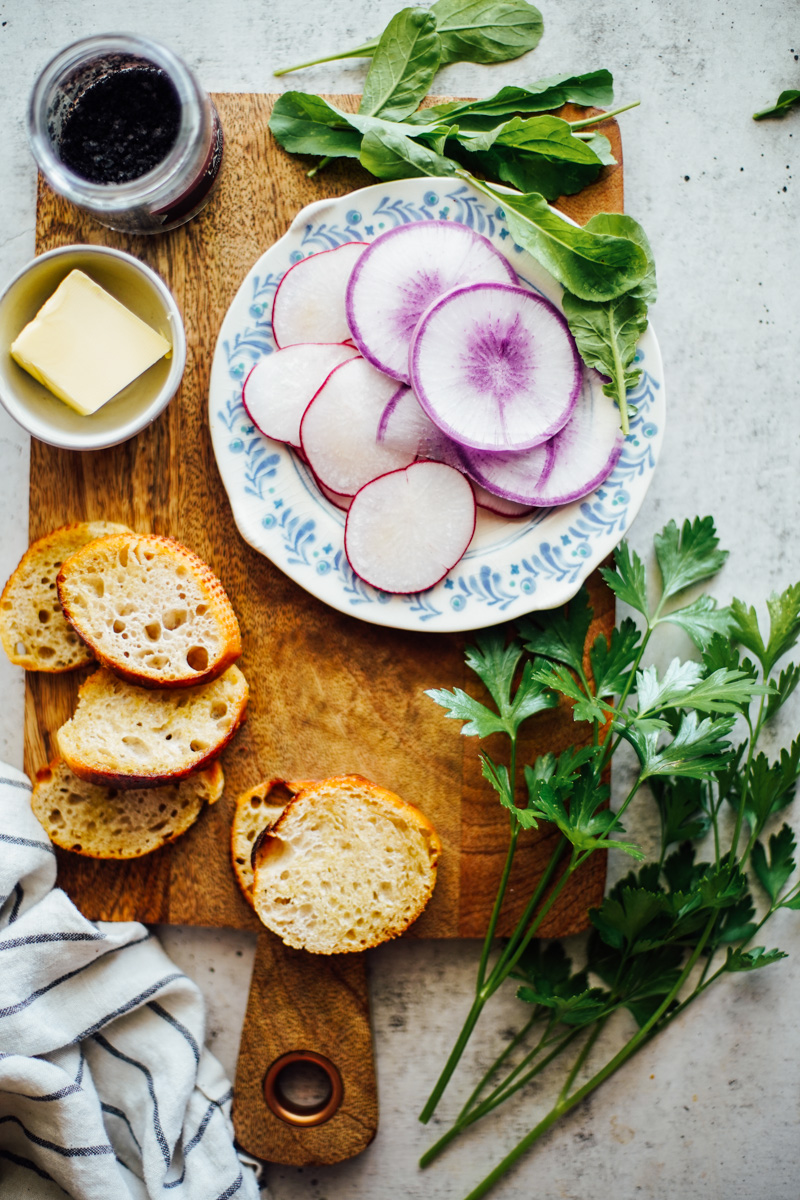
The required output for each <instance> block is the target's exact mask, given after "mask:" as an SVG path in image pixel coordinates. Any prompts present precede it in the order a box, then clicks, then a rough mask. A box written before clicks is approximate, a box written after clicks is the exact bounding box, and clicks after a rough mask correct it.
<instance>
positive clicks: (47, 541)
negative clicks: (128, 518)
mask: <svg viewBox="0 0 800 1200" xmlns="http://www.w3.org/2000/svg"><path fill="white" fill-rule="evenodd" d="M115 533H130V530H129V529H128V527H127V525H120V524H116V523H114V522H113V521H81V522H75V523H73V524H71V525H62V526H60V527H59V528H58V529H54V530H52V532H50V533H47V534H45V535H44V537H40V538H37V540H36V541H35V542H33V543H32V544H31V545H30V546H29V547H28V549H27V550H26V551H25V553H24V554H23V556H22V558H21V559H20V561H19V563H18V564H17V566H16V568H15V569H14V571H13V572H12V573H11V576H10V577H9V579H8V581H7V582H6V585H5V587H4V588H3V592H2V595H0V641H2V644H3V649H4V650H5V652H6V654H7V655H8V658H9V659H10V660H11V662H12V663H14V664H15V666H18V667H24V668H25V670H26V671H44V672H47V673H48V674H62V673H63V672H65V671H75V670H77V669H78V668H80V667H85V666H87V665H88V664H89V663H91V662H93V661H94V656H93V654H92V651H91V650H90V649H89V647H88V646H87V645H86V644H85V642H84V641H83V639H82V638H81V636H80V634H78V633H77V632H76V630H75V629H74V627H73V626H72V625H71V624H70V623H69V622H68V621H67V619H66V617H65V616H64V614H63V612H62V611H61V606H60V601H59V600H58V597H57V573H58V571H59V570H60V567H61V565H62V563H63V562H64V561H66V559H67V558H69V557H70V556H71V555H72V554H74V553H75V551H76V550H78V549H80V548H81V546H83V545H85V544H86V543H87V542H92V541H95V540H96V539H97V538H102V537H107V536H109V535H111V534H115ZM53 560H55V561H53ZM26 610H27V611H26ZM54 643H55V647H54ZM20 646H23V647H24V649H23V650H22V651H20V650H19V647H20Z"/></svg>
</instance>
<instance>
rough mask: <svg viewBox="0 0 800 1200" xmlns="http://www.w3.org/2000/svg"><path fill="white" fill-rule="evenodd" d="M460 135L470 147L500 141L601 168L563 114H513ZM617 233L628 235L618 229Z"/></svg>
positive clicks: (483, 147) (488, 147) (474, 148)
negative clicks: (481, 129)
mask: <svg viewBox="0 0 800 1200" xmlns="http://www.w3.org/2000/svg"><path fill="white" fill-rule="evenodd" d="M456 139H457V141H459V142H460V143H461V145H462V146H464V148H465V149H466V150H472V151H480V150H491V149H492V147H493V146H497V145H500V146H508V147H510V148H512V149H514V150H516V151H520V152H526V153H528V154H542V155H546V156H547V157H548V158H550V159H564V160H565V161H568V162H573V163H582V164H584V165H586V166H594V167H598V168H599V167H600V166H601V163H600V160H599V159H598V157H597V155H596V154H595V152H594V150H592V148H591V147H590V146H589V145H587V143H586V142H584V141H583V140H582V139H581V138H578V137H575V135H574V134H573V132H572V127H571V125H570V124H569V122H567V121H562V120H561V118H560V117H553V116H535V117H512V118H511V120H509V121H505V122H504V123H503V124H501V125H497V126H495V128H494V129H490V130H487V131H485V132H483V133H467V132H465V131H464V130H462V129H461V128H459V129H458V130H457V132H456ZM600 232H603V233H608V232H610V231H609V230H601V231H600ZM617 236H623V237H624V236H628V235H627V234H619V232H617Z"/></svg>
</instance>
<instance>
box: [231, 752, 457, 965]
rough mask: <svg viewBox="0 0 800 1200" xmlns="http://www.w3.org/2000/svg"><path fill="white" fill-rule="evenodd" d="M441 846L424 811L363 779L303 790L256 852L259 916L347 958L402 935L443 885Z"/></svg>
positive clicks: (293, 940)
mask: <svg viewBox="0 0 800 1200" xmlns="http://www.w3.org/2000/svg"><path fill="white" fill-rule="evenodd" d="M440 853H441V842H440V841H439V838H438V837H437V834H436V831H435V829H434V828H433V826H432V825H431V824H430V822H429V821H428V820H427V819H426V817H424V816H423V814H422V813H421V812H420V811H419V809H417V808H415V807H414V806H413V805H411V804H407V803H406V802H405V801H404V800H401V799H400V797H399V796H396V795H395V794H394V793H393V792H389V791H386V789H385V788H382V787H378V786H377V785H376V784H374V783H370V782H369V780H367V779H363V778H362V777H361V776H360V775H343V776H340V777H338V778H333V779H325V780H323V781H322V782H321V783H318V784H316V785H315V786H313V787H310V788H306V789H304V790H303V791H301V792H299V793H298V795H297V796H295V798H294V799H293V800H292V801H291V802H290V803H289V804H288V805H287V807H286V809H285V811H284V813H283V815H282V816H281V817H280V818H279V819H278V821H277V823H276V824H275V825H274V826H273V828H272V829H271V830H270V831H268V833H267V834H266V836H265V837H264V838H263V839H262V840H261V841H260V842H259V844H258V845H257V847H256V849H255V853H254V855H253V858H254V863H253V865H254V881H253V902H254V907H255V910H256V913H257V914H258V916H259V917H260V919H261V920H262V921H263V923H264V924H265V925H266V926H267V928H269V929H271V930H272V931H273V932H274V933H276V934H277V935H278V937H280V938H281V939H282V940H283V941H284V942H285V943H286V944H287V945H288V946H295V947H297V948H301V949H305V950H309V951H311V953H313V954H342V953H346V952H348V951H353V950H364V949H366V948H367V947H368V946H377V945H378V944H379V943H380V942H385V941H387V940H388V939H389V938H393V937H397V936H398V934H401V933H402V932H403V930H404V929H407V928H408V926H409V925H410V924H411V922H412V921H414V920H416V918H417V917H418V916H419V914H420V913H421V912H422V910H423V908H424V907H425V905H426V904H427V903H428V900H429V899H430V896H431V893H432V892H433V887H434V884H435V882H436V866H437V862H438V860H439V855H440Z"/></svg>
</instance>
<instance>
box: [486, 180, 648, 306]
mask: <svg viewBox="0 0 800 1200" xmlns="http://www.w3.org/2000/svg"><path fill="white" fill-rule="evenodd" d="M473 182H474V181H473ZM479 190H480V191H483V192H485V193H486V194H487V195H489V196H491V197H492V198H493V199H494V200H495V202H496V203H497V204H499V205H500V206H501V208H502V210H503V213H504V215H505V220H506V223H507V224H508V228H509V230H510V232H511V235H512V237H513V238H514V240H515V242H516V243H517V244H518V245H520V246H522V247H523V249H525V250H527V251H528V252H529V253H530V254H532V255H533V257H534V258H535V259H536V260H537V262H539V263H541V265H542V266H543V267H544V268H545V270H546V271H549V273H550V274H551V275H552V276H553V277H554V278H555V279H557V280H558V282H559V283H561V284H562V285H563V286H564V287H565V288H566V289H567V290H568V291H570V292H572V293H573V295H575V296H578V297H580V298H581V299H583V300H612V299H614V298H615V297H616V296H620V295H622V293H623V292H627V291H630V289H631V288H632V287H635V286H636V285H637V284H638V283H640V282H641V281H642V279H643V278H644V276H645V275H646V274H647V269H648V263H647V257H646V255H645V253H644V251H643V250H642V248H641V247H640V246H638V245H637V244H636V242H634V241H631V239H630V238H627V237H615V236H610V235H607V234H595V233H592V232H591V231H589V230H586V229H582V228H581V227H580V226H576V225H571V224H570V223H569V222H568V221H565V220H564V218H563V217H561V216H560V215H559V214H558V213H557V212H555V210H554V209H552V208H550V206H549V205H548V204H547V201H546V200H545V199H544V197H543V196H540V195H538V194H537V193H536V192H531V193H528V194H527V195H517V194H516V193H509V192H504V191H502V190H500V189H498V188H495V187H492V186H491V184H480V185H479Z"/></svg>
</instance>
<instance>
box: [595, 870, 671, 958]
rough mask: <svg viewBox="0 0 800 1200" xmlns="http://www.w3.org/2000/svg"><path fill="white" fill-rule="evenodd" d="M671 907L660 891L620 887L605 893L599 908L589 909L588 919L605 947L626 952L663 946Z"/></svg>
mask: <svg viewBox="0 0 800 1200" xmlns="http://www.w3.org/2000/svg"><path fill="white" fill-rule="evenodd" d="M672 919H673V906H672V902H671V900H670V898H669V897H668V896H667V895H666V894H665V893H664V892H650V891H647V890H646V889H645V888H640V887H622V888H620V889H619V891H618V893H617V894H616V895H613V896H606V898H605V900H604V901H603V903H602V904H601V905H600V907H599V908H592V909H590V910H589V920H590V921H591V922H592V924H593V925H594V927H595V929H596V930H597V932H598V933H599V935H600V937H601V938H602V939H603V941H604V942H605V943H606V945H608V946H613V947H614V949H616V950H622V949H624V950H625V951H626V952H627V953H629V954H635V953H638V952H641V951H644V950H652V949H654V948H655V947H657V946H662V945H664V944H665V943H666V942H667V941H668V940H669V936H670V932H671V929H672Z"/></svg>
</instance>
